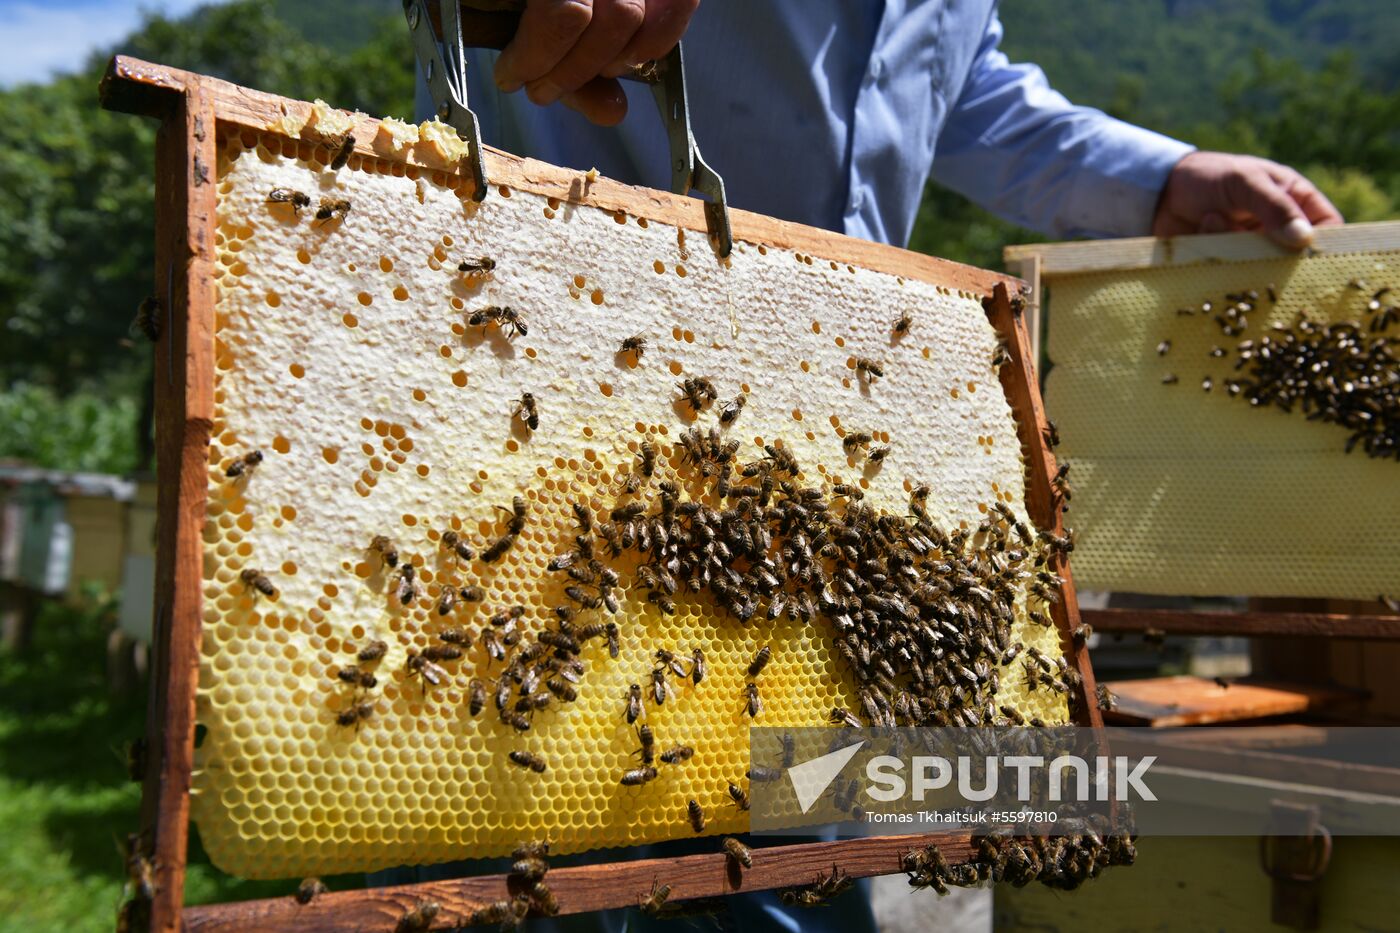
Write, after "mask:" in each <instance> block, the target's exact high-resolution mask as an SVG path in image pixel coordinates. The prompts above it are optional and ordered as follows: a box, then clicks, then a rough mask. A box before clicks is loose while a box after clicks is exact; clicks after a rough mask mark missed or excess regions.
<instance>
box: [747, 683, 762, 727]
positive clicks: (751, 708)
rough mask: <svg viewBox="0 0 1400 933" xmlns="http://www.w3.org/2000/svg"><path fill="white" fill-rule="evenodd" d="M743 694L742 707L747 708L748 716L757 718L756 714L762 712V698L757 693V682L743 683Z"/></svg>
mask: <svg viewBox="0 0 1400 933" xmlns="http://www.w3.org/2000/svg"><path fill="white" fill-rule="evenodd" d="M744 694H745V696H746V700H745V704H744V708H745V709H747V710H748V713H749V718H750V719H757V718H758V714H759V713H761V712H763V699H762V698H761V697H760V696H759V695H758V684H755V683H749V684H745V685H744Z"/></svg>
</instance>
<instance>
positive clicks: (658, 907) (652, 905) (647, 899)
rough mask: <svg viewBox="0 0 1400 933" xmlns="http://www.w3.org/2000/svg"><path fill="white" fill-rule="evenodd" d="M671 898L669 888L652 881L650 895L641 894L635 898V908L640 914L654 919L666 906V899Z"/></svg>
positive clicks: (667, 885)
mask: <svg viewBox="0 0 1400 933" xmlns="http://www.w3.org/2000/svg"><path fill="white" fill-rule="evenodd" d="M670 896H671V886H670V885H669V884H661V883H660V882H657V881H653V882H652V883H651V893H650V894H642V895H639V896H638V897H637V906H638V907H639V908H641V911H642V913H644V914H647V915H648V916H652V917H656V916H659V915H660V914H661V911H662V909H663V908H664V907H665V906H666V899H667V898H668V897H670Z"/></svg>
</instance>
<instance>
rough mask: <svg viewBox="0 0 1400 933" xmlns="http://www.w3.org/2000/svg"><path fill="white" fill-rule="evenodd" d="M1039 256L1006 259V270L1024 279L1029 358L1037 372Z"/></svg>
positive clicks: (1041, 326) (1040, 321)
mask: <svg viewBox="0 0 1400 933" xmlns="http://www.w3.org/2000/svg"><path fill="white" fill-rule="evenodd" d="M1041 265H1042V263H1041V261H1040V256H1039V255H1038V254H1031V255H1029V256H1026V257H1025V258H1023V259H1008V260H1006V271H1007V272H1010V273H1011V274H1012V275H1014V276H1016V277H1018V278H1020V279H1022V280H1024V281H1025V283H1026V286H1027V292H1026V332H1027V333H1029V334H1030V337H1031V359H1033V360H1035V362H1036V370H1037V372H1038V371H1039V369H1040V337H1041V331H1042V330H1043V329H1044V320H1043V317H1042V314H1043V307H1042V304H1041V302H1042V300H1043V295H1042V292H1041V282H1040V268H1041Z"/></svg>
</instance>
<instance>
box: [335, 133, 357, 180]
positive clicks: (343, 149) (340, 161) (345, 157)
mask: <svg viewBox="0 0 1400 933" xmlns="http://www.w3.org/2000/svg"><path fill="white" fill-rule="evenodd" d="M332 145H333V146H339V147H340V148H339V149H338V150H337V151H336V154H335V158H334V159H332V160H331V171H332V172H338V171H340V170H341V169H343V168H344V167H345V163H346V162H349V161H350V153H352V152H354V151H355V137H354V136H352V135H351V134H349V133H346V134H345V137H344V138H343V139H339V140H336V141H335V142H334V143H332Z"/></svg>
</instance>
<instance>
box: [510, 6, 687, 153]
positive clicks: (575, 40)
mask: <svg viewBox="0 0 1400 933" xmlns="http://www.w3.org/2000/svg"><path fill="white" fill-rule="evenodd" d="M699 5H700V0H529V3H528V5H527V6H526V7H525V12H524V14H522V15H521V18H520V29H519V30H518V31H517V32H516V34H515V38H514V39H512V40H511V43H510V45H508V46H506V48H505V49H504V50H503V51H502V52H501V57H500V59H499V60H498V61H497V62H496V86H497V87H499V88H500V89H501V90H502V91H505V92H506V93H513V92H515V91H518V90H520V88H522V87H523V88H525V93H526V94H528V95H529V97H530V100H532V101H534V102H535V103H537V104H540V105H542V106H543V105H546V104H552V103H554V102H555V101H556V100H562V101H563V102H564V103H565V105H566V106H568V107H571V108H573V109H574V110H577V111H578V112H579V113H581V114H583V115H584V116H586V117H588V119H590V120H592V121H593V122H594V123H598V124H601V125H603V126H611V125H613V124H615V123H619V122H621V121H622V118H623V117H625V116H626V115H627V98H626V96H624V94H623V93H622V86H621V85H620V84H618V82H617V76H618V75H620V74H622V73H623V72H625V71H626V70H627V69H628V68H629V67H631V66H633V65H639V64H641V63H642V62H645V61H649V60H651V59H653V58H660V57H661V56H663V55H665V54H666V53H667V52H669V51H671V49H672V48H674V47H675V45H676V43H677V42H679V41H680V38H681V34H682V33H684V32H685V27H686V26H687V25H689V23H690V17H691V15H692V14H693V13H694V12H695V8H696V7H697V6H699Z"/></svg>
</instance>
